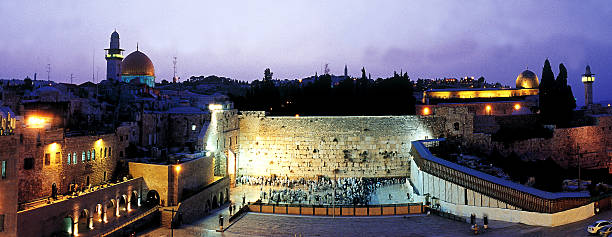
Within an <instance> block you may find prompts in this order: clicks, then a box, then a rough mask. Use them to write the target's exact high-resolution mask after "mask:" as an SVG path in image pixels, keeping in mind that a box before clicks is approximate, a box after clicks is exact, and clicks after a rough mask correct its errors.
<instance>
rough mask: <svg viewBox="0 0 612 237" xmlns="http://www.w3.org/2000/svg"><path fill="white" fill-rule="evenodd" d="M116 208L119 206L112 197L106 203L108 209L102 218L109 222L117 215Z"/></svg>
mask: <svg viewBox="0 0 612 237" xmlns="http://www.w3.org/2000/svg"><path fill="white" fill-rule="evenodd" d="M116 209H117V206H116V205H115V200H113V199H111V200H110V201H108V202H107V203H106V211H105V212H104V217H103V218H102V220H103V221H104V223H108V222H109V221H111V219H112V218H113V217H115V214H116Z"/></svg>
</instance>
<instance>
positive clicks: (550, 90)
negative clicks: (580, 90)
mask: <svg viewBox="0 0 612 237" xmlns="http://www.w3.org/2000/svg"><path fill="white" fill-rule="evenodd" d="M539 88H540V114H541V116H542V120H543V121H544V123H547V124H555V125H557V126H560V127H567V126H569V125H570V123H571V120H572V116H573V111H574V109H575V108H576V100H575V99H574V94H573V93H572V88H571V87H570V86H569V85H567V69H566V68H565V65H563V63H561V64H559V74H558V75H557V78H556V79H554V73H553V72H552V69H551V67H550V62H549V61H548V59H546V61H545V62H544V67H543V68H542V83H540V87H539Z"/></svg>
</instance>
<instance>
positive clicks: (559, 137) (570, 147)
mask: <svg viewBox="0 0 612 237" xmlns="http://www.w3.org/2000/svg"><path fill="white" fill-rule="evenodd" d="M596 121H597V124H596V125H593V126H582V127H573V128H557V129H554V132H553V136H552V138H532V139H526V140H521V141H516V142H511V143H504V142H496V141H492V140H491V136H490V135H489V134H475V135H474V136H473V137H472V138H473V139H470V140H469V141H468V143H469V145H470V146H472V147H474V148H476V149H480V150H482V151H485V152H492V151H497V152H499V153H500V154H506V155H509V154H516V155H518V156H519V157H521V158H522V159H525V160H544V159H548V158H550V159H552V160H554V161H555V162H556V163H557V164H559V165H560V166H562V167H577V166H578V160H579V159H580V166H581V167H582V168H587V169H602V168H610V164H611V161H612V159H611V156H610V154H611V153H610V152H609V150H611V149H612V145H611V144H612V116H598V117H596Z"/></svg>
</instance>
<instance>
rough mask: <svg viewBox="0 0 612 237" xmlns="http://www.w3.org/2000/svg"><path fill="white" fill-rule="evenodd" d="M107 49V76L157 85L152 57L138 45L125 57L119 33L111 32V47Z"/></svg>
mask: <svg viewBox="0 0 612 237" xmlns="http://www.w3.org/2000/svg"><path fill="white" fill-rule="evenodd" d="M105 50H106V55H105V58H106V78H107V79H109V80H114V81H122V82H125V83H136V84H143V85H147V86H148V87H151V88H152V87H155V68H154V66H153V62H151V59H149V57H147V55H146V54H144V53H142V52H141V51H140V50H139V49H138V45H137V46H136V51H134V52H132V53H130V54H129V55H128V56H127V57H125V59H124V58H123V51H124V50H123V49H121V48H119V33H117V31H114V32H113V33H112V34H111V42H110V47H109V48H108V49H105Z"/></svg>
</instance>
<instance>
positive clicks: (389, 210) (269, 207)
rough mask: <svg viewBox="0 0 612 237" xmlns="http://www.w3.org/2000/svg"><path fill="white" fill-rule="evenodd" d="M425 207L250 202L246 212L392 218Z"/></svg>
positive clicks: (412, 204) (416, 205) (415, 211)
mask: <svg viewBox="0 0 612 237" xmlns="http://www.w3.org/2000/svg"><path fill="white" fill-rule="evenodd" d="M426 207H427V206H426V205H423V204H421V203H403V204H387V205H368V206H336V207H332V206H319V205H293V204H269V203H260V202H252V203H249V205H248V211H251V212H259V213H270V214H289V215H309V216H392V215H409V214H421V213H424V211H425V209H426Z"/></svg>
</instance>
